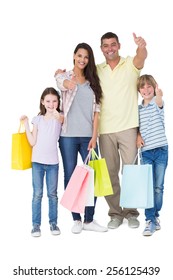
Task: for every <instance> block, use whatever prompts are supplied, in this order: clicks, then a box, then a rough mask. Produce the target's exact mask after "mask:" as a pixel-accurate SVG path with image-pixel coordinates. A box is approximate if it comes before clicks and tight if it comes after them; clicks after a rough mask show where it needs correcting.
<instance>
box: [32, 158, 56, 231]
mask: <svg viewBox="0 0 173 280" xmlns="http://www.w3.org/2000/svg"><path fill="white" fill-rule="evenodd" d="M58 172H59V164H41V163H37V162H33V163H32V185H33V199H32V224H33V226H34V225H41V202H42V197H43V185H44V176H45V175H46V178H45V179H46V186H47V196H48V200H49V223H50V224H52V223H55V224H57V214H58V213H57V212H58V197H57V186H58Z"/></svg>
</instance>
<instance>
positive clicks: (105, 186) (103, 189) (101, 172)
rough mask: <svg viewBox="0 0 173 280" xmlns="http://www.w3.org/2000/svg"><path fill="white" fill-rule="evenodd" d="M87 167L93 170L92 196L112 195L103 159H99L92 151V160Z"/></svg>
mask: <svg viewBox="0 0 173 280" xmlns="http://www.w3.org/2000/svg"><path fill="white" fill-rule="evenodd" d="M88 165H89V166H90V167H92V168H93V169H94V195H95V196H97V197H98V196H107V195H111V194H113V189H112V184H111V180H110V176H109V172H108V168H107V164H106V160H105V158H99V157H98V155H97V154H96V152H95V151H94V149H92V160H90V161H89V163H88Z"/></svg>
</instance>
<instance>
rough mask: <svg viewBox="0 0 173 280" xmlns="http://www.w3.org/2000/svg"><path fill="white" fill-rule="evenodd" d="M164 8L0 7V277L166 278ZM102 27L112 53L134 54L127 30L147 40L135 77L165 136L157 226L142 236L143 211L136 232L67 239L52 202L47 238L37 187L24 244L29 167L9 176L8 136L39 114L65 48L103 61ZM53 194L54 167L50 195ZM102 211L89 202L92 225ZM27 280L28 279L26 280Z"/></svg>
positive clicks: (168, 200)
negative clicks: (84, 48) (159, 106)
mask: <svg viewBox="0 0 173 280" xmlns="http://www.w3.org/2000/svg"><path fill="white" fill-rule="evenodd" d="M171 26H173V20H172V8H171V1H169V0H164V1H163V0H159V1H156V0H155V1H154V0H153V1H151V0H145V1H140V0H131V1H129V0H121V1H116V0H109V1H100V2H98V1H94V0H92V1H91V0H87V1H79V0H73V1H71V0H67V1H58V0H57V1H55V0H49V1H45V0H42V1H37V0H34V1H32V0H30V1H25V0H21V1H20V0H16V1H12V0H11V1H10V0H6V1H1V3H0V36H1V43H0V80H1V87H0V89H1V99H0V100H1V109H0V128H1V137H0V179H1V193H0V207H1V209H0V215H1V230H0V242H1V245H0V255H1V270H0V275H1V279H8V280H13V279H22V280H23V279H60V277H61V279H64V277H63V276H59V278H58V276H37V277H38V278H36V276H20V277H19V276H14V275H13V269H14V268H17V267H18V266H21V267H22V268H26V269H28V268H31V267H37V268H53V267H56V268H61V269H63V268H67V267H68V266H69V265H70V266H71V267H72V268H74V269H75V268H96V269H98V271H100V270H101V269H103V272H102V273H100V272H99V274H98V275H97V276H73V277H72V276H66V277H67V279H71V278H72V279H87V280H88V279H99V280H100V279H110V280H111V279H112V280H114V279H123V280H124V279H126V278H127V279H128V280H130V279H133V278H135V279H142V280H143V279H152V280H154V279H159V280H160V279H162V280H163V279H166V277H167V278H168V279H170V276H171V275H172V273H171V270H172V268H171V265H172V260H171V255H168V254H169V253H170V254H172V249H173V242H172V230H173V226H172V223H173V222H172V212H173V206H172V198H173V188H172V181H173V180H172V125H171V122H172V116H171V115H172V103H173V102H172V101H173V98H172V91H173V89H172V70H171V66H172V64H173V60H172V49H173V43H172V42H173V41H172V29H171ZM108 31H112V32H114V33H116V34H117V35H118V36H119V40H120V43H121V51H120V54H121V55H122V56H126V55H134V54H135V50H136V45H135V43H134V41H133V36H132V33H133V32H135V33H136V35H137V36H142V37H143V38H145V40H146V41H147V48H148V58H147V60H146V64H145V67H144V69H143V70H142V73H141V74H144V73H147V74H152V75H153V76H154V77H155V78H156V80H157V82H158V84H159V86H160V87H161V88H162V89H163V92H164V100H165V110H166V116H165V119H166V132H167V136H168V140H169V166H168V169H167V173H166V178H165V193H164V204H163V208H162V211H161V217H160V219H161V225H162V229H161V231H159V232H156V233H155V234H154V235H153V236H152V237H148V238H146V237H143V236H142V231H143V229H144V224H145V222H144V219H145V217H144V214H143V210H140V213H141V214H140V217H139V219H140V223H141V225H140V227H139V228H138V229H130V228H128V226H127V222H126V221H124V224H123V225H122V226H121V227H120V228H118V229H116V230H109V231H108V232H107V233H95V232H85V231H83V232H82V233H81V234H80V235H74V234H72V233H71V226H72V218H71V214H70V213H69V211H68V210H66V209H64V208H63V207H62V206H61V205H59V227H60V229H61V232H62V233H61V235H60V236H56V237H55V236H52V235H51V234H50V230H49V225H48V215H47V197H46V190H45V193H44V198H43V209H42V214H43V215H42V228H41V229H42V236H41V238H32V237H31V235H30V231H31V199H32V185H31V170H26V171H15V170H11V167H10V164H11V163H10V160H11V158H10V157H11V135H12V133H15V132H17V130H18V126H19V117H20V116H21V115H22V114H26V115H28V117H29V118H30V120H31V118H32V117H33V116H35V115H37V113H38V111H39V99H40V95H41V93H42V91H43V90H44V89H45V88H46V87H48V86H53V87H56V84H55V80H54V72H55V70H56V69H57V68H66V69H67V70H70V69H72V66H73V63H72V62H73V58H72V57H73V50H74V48H75V46H76V45H77V44H78V43H80V42H86V43H88V44H90V45H91V47H92V48H93V51H94V54H95V60H96V63H101V62H102V61H103V60H104V57H103V55H102V53H101V51H100V37H101V36H102V35H103V34H104V33H105V32H108ZM62 193H63V171H62V163H60V174H59V198H61V196H62ZM107 212H108V207H107V204H106V202H105V200H104V198H99V199H98V201H97V206H96V213H95V219H96V220H97V221H98V222H99V223H100V224H102V225H107V223H108V221H109V218H108V215H107ZM109 266H110V267H116V266H118V267H121V266H123V267H126V266H129V267H131V266H141V267H145V266H159V267H160V269H161V272H160V274H159V275H158V276H149V275H148V276H145V275H142V276H126V277H125V276H111V275H109V276H108V275H106V272H108V271H107V270H106V267H109ZM31 277H32V278H31Z"/></svg>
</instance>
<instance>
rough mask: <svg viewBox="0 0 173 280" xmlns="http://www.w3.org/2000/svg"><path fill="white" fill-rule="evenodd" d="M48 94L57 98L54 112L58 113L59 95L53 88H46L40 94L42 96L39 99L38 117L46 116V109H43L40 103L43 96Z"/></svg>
mask: <svg viewBox="0 0 173 280" xmlns="http://www.w3.org/2000/svg"><path fill="white" fill-rule="evenodd" d="M48 94H52V95H55V96H56V97H57V99H58V107H57V109H56V110H57V111H58V112H60V94H59V92H58V91H57V90H56V89H54V88H53V87H48V88H46V89H45V90H44V91H43V93H42V95H41V97H40V112H39V114H38V115H45V114H46V109H45V107H44V105H43V104H42V101H43V100H44V98H45V96H46V95H48Z"/></svg>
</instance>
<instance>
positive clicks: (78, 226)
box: [71, 221, 82, 233]
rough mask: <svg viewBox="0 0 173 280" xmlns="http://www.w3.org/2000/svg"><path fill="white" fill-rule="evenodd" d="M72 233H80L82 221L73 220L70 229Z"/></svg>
mask: <svg viewBox="0 0 173 280" xmlns="http://www.w3.org/2000/svg"><path fill="white" fill-rule="evenodd" d="M71 231H72V232H73V233H81V231H82V222H81V221H74V225H73V227H72V229H71Z"/></svg>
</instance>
